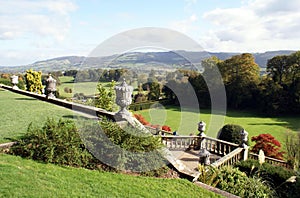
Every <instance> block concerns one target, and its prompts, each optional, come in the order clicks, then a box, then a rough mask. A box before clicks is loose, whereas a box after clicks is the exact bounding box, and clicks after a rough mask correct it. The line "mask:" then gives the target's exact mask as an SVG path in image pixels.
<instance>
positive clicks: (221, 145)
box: [200, 136, 239, 156]
mask: <svg viewBox="0 0 300 198" xmlns="http://www.w3.org/2000/svg"><path fill="white" fill-rule="evenodd" d="M200 144H201V148H205V149H206V150H207V151H209V152H210V153H212V154H216V155H221V156H225V155H227V154H228V153H230V152H232V151H233V150H235V149H236V148H238V147H239V145H238V144H234V143H231V142H227V141H223V140H220V139H216V138H212V137H207V136H206V137H204V138H202V140H201V143H200Z"/></svg>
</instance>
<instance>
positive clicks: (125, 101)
mask: <svg viewBox="0 0 300 198" xmlns="http://www.w3.org/2000/svg"><path fill="white" fill-rule="evenodd" d="M115 91H116V103H117V105H118V106H120V111H119V112H117V114H116V119H117V120H128V119H131V117H132V116H131V113H130V112H129V111H128V110H127V108H128V106H129V105H130V104H131V102H132V96H131V95H132V91H133V87H132V86H129V85H127V83H126V81H125V79H123V82H122V83H121V84H120V85H117V86H116V87H115Z"/></svg>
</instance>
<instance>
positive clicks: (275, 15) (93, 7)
mask: <svg viewBox="0 0 300 198" xmlns="http://www.w3.org/2000/svg"><path fill="white" fill-rule="evenodd" d="M144 27H157V28H167V29H170V30H174V31H178V32H180V33H182V34H184V35H186V36H188V37H190V38H191V39H193V40H194V41H195V42H197V43H198V44H199V45H200V46H202V48H203V49H204V50H206V51H211V52H250V53H254V52H265V51H274V50H299V45H300V1H299V0H289V1H283V0H209V1H204V0H202V1H201V0H151V1H149V0H140V1H137V0H1V1H0V65H1V66H18V65H26V64H31V63H33V62H36V61H40V60H45V59H50V58H55V57H60V56H71V55H76V56H88V55H89V53H90V52H91V51H93V49H95V48H96V47H97V46H98V45H99V44H101V43H103V42H104V41H106V40H107V39H109V38H111V37H112V36H114V35H116V34H119V33H121V32H124V31H128V30H131V29H136V28H144Z"/></svg>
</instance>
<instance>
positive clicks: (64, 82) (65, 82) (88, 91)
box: [57, 76, 97, 98]
mask: <svg viewBox="0 0 300 198" xmlns="http://www.w3.org/2000/svg"><path fill="white" fill-rule="evenodd" d="M73 79H74V78H73V77H71V76H61V77H59V80H60V83H61V84H60V85H59V86H58V87H57V89H58V90H59V94H60V97H63V98H71V97H72V96H73V95H74V94H75V93H84V95H86V96H88V95H94V94H95V93H97V82H78V83H74V82H73ZM65 87H68V88H71V89H72V93H66V92H65V91H64V89H65Z"/></svg>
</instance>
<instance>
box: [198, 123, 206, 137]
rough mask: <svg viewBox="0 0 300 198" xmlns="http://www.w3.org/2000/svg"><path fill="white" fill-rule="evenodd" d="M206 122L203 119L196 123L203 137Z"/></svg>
mask: <svg viewBox="0 0 300 198" xmlns="http://www.w3.org/2000/svg"><path fill="white" fill-rule="evenodd" d="M205 127H206V123H205V122H203V121H200V122H199V123H198V131H199V136H200V137H205V134H204V131H205Z"/></svg>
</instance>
